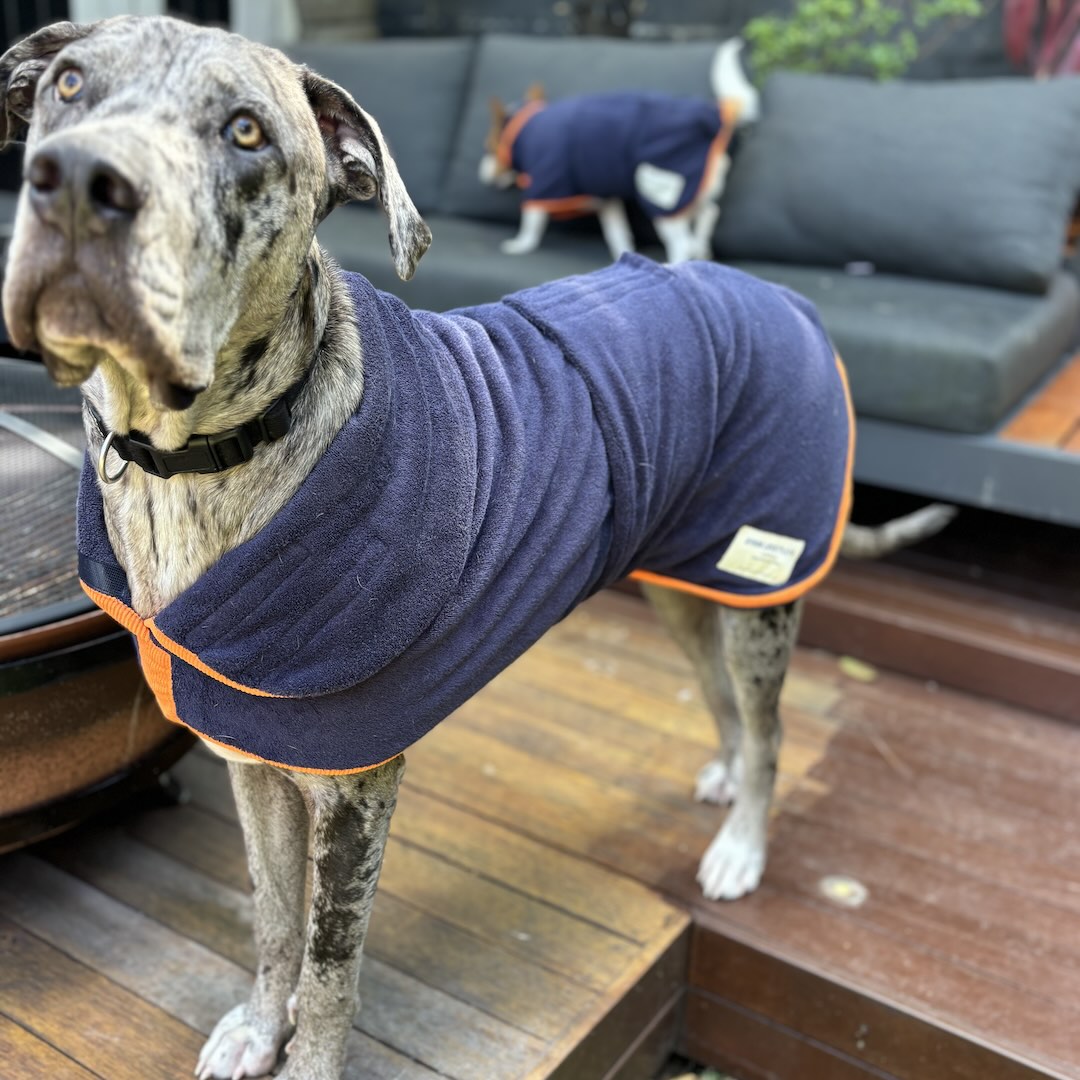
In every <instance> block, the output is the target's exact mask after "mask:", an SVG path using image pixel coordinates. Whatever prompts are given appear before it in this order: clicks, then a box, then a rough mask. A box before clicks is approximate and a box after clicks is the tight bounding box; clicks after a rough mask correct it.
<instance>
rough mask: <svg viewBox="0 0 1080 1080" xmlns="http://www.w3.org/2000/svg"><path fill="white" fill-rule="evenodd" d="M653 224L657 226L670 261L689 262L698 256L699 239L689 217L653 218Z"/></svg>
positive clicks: (657, 233) (657, 232)
mask: <svg viewBox="0 0 1080 1080" xmlns="http://www.w3.org/2000/svg"><path fill="white" fill-rule="evenodd" d="M653 225H654V226H655V228H656V235H657V236H659V237H660V242H661V243H662V244H663V245H664V251H665V252H666V254H667V261H668V262H669V263H681V262H687V261H689V260H690V259H696V258H698V246H697V241H696V240H695V238H694V232H693V230H692V229H691V228H690V222H689V220H688V219H687V218H685V217H677V218H670V217H669V218H663V217H658V218H653Z"/></svg>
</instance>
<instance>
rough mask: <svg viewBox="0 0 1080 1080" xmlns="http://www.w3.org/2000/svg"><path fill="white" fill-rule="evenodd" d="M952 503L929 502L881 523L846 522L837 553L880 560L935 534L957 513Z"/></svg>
mask: <svg viewBox="0 0 1080 1080" xmlns="http://www.w3.org/2000/svg"><path fill="white" fill-rule="evenodd" d="M957 512H958V511H957V509H956V507H955V506H949V505H947V504H946V503H931V504H930V505H929V506H924V507H922V509H920V510H916V511H915V512H914V513H913V514H905V515H904V516H903V517H898V518H893V520H892V521H886V522H885V524H884V525H873V526H871V525H853V524H851V522H848V524H847V526H846V527H845V529H844V538H843V540H842V541H841V542H840V554H841V555H846V556H847V558H849V559H880V558H881V556H882V555H888V554H889V553H890V552H892V551H897V550H898V549H900V548H902V547H908V546H909V545H910V544H917V543H918V542H919V541H920V540H927V539H929V538H930V537H931V536H934V535H936V534H937V533H939V532H941V530H942V529H944V528H945V526H946V525H948V524H949V522H950V521H952V519H953V518H954V517H956V515H957Z"/></svg>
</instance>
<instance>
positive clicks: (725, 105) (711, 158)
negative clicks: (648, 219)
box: [664, 101, 741, 221]
mask: <svg viewBox="0 0 1080 1080" xmlns="http://www.w3.org/2000/svg"><path fill="white" fill-rule="evenodd" d="M717 107H718V108H719V110H720V130H719V131H718V132H717V133H716V136H715V138H714V139H713V141H712V142H711V143H710V144H709V150H708V153H707V154H706V157H705V168H704V169H703V170H702V173H701V182H700V183H699V184H698V189H697V191H696V192H695V193H694V197H693V198H692V199H691V200H690V201H689V202H688V203H687V204H686V205H685V206H684V207H683V208H682V209H681V210H679V211H677V212H676V213H674V214H665V215H664V217H665V218H666V219H667V220H669V221H673V220H676V219H678V218H681V217H686V216H687V215H689V214H693V213H694V212H695V211H696V210H697V209H698V204H699V203H700V202H701V199H702V198H703V197H704V195H705V193H706V192H707V191H708V190H709V189H710V188H711V187H712V182H713V178H714V177H715V175H716V170H717V167H718V166H719V164H720V159H721V158H722V157H723V156H724V154H726V153H727V148H728V147H729V146H730V145H731V137H732V135H734V134H735V124H736V122H737V121H738V119H739V113H740V111H741V110H740V108H739V103H738V102H736V101H726V102H721V103H718V106H717Z"/></svg>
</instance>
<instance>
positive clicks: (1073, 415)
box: [1001, 355, 1080, 454]
mask: <svg viewBox="0 0 1080 1080" xmlns="http://www.w3.org/2000/svg"><path fill="white" fill-rule="evenodd" d="M1001 435H1002V438H1004V439H1008V440H1011V441H1013V442H1026V443H1034V444H1036V445H1038V446H1048V447H1054V448H1056V449H1058V450H1064V451H1066V452H1067V453H1070V454H1080V355H1077V356H1074V357H1073V358H1072V360H1070V361H1069V363H1068V364H1066V365H1065V367H1063V368H1062V369H1061V371H1059V372H1058V373H1057V374H1056V375H1055V376H1054V377H1053V378H1052V379H1051V380H1050V382H1048V383H1047V385H1046V386H1044V387H1043V388H1042V390H1040V391H1039V392H1038V393H1037V394H1035V395H1034V397H1033V398H1032V399H1031V401H1029V402H1028V403H1027V404H1026V405H1025V406H1024V407H1023V408H1022V409H1021V410H1020V411H1019V412H1018V413H1017V414H1016V415H1015V416H1014V417H1012V419H1011V420H1009V422H1008V423H1007V424H1006V425H1005V427H1004V428H1003V429H1002V432H1001Z"/></svg>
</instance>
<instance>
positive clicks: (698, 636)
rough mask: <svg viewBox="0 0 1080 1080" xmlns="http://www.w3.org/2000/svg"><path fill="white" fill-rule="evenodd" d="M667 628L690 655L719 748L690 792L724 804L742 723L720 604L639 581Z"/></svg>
mask: <svg viewBox="0 0 1080 1080" xmlns="http://www.w3.org/2000/svg"><path fill="white" fill-rule="evenodd" d="M641 589H642V592H643V593H644V594H645V597H646V599H647V600H648V601H649V603H650V604H651V605H652V607H653V609H654V610H655V611H656V613H657V615H659V616H660V619H661V621H662V622H663V623H664V625H665V626H666V627H667V630H668V632H669V633H670V634H671V636H672V637H673V638H674V639H675V641H676V642H677V643H678V644H679V646H680V647H681V648H682V650H683V652H685V653H686V655H687V656H688V657H689V659H690V662H691V663H692V664H693V666H694V672H695V673H696V674H697V677H698V679H699V681H700V682H701V688H702V691H703V693H704V695H705V704H706V705H708V707H709V711H710V712H711V713H712V716H713V720H714V721H715V723H716V732H717V735H718V736H719V739H720V752H719V754H717V756H716V757H715V758H714V759H713V760H712V761H710V762H708V763H707V764H706V765H704V766H703V767H702V769H701V771H700V772H699V773H698V775H697V783H696V785H695V789H694V798H696V799H697V800H698V801H699V802H712V803H717V804H718V805H719V806H727V805H728V803H730V802H731V801H732V799H734V798H735V792H736V790H737V788H738V784H739V774H740V772H741V768H742V759H741V757H740V743H741V740H742V725H741V723H740V722H739V710H738V705H737V704H736V702H735V695H734V691H733V689H732V686H731V680H730V678H728V673H727V669H726V668H725V666H724V661H723V652H722V647H721V638H720V634H721V630H720V619H721V608H720V606H719V605H718V604H715V603H713V601H711V600H705V599H702V598H701V597H699V596H691V595H690V594H689V593H683V592H677V591H676V590H675V589H665V588H662V587H659V586H656V585H645V584H642V586H641Z"/></svg>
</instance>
